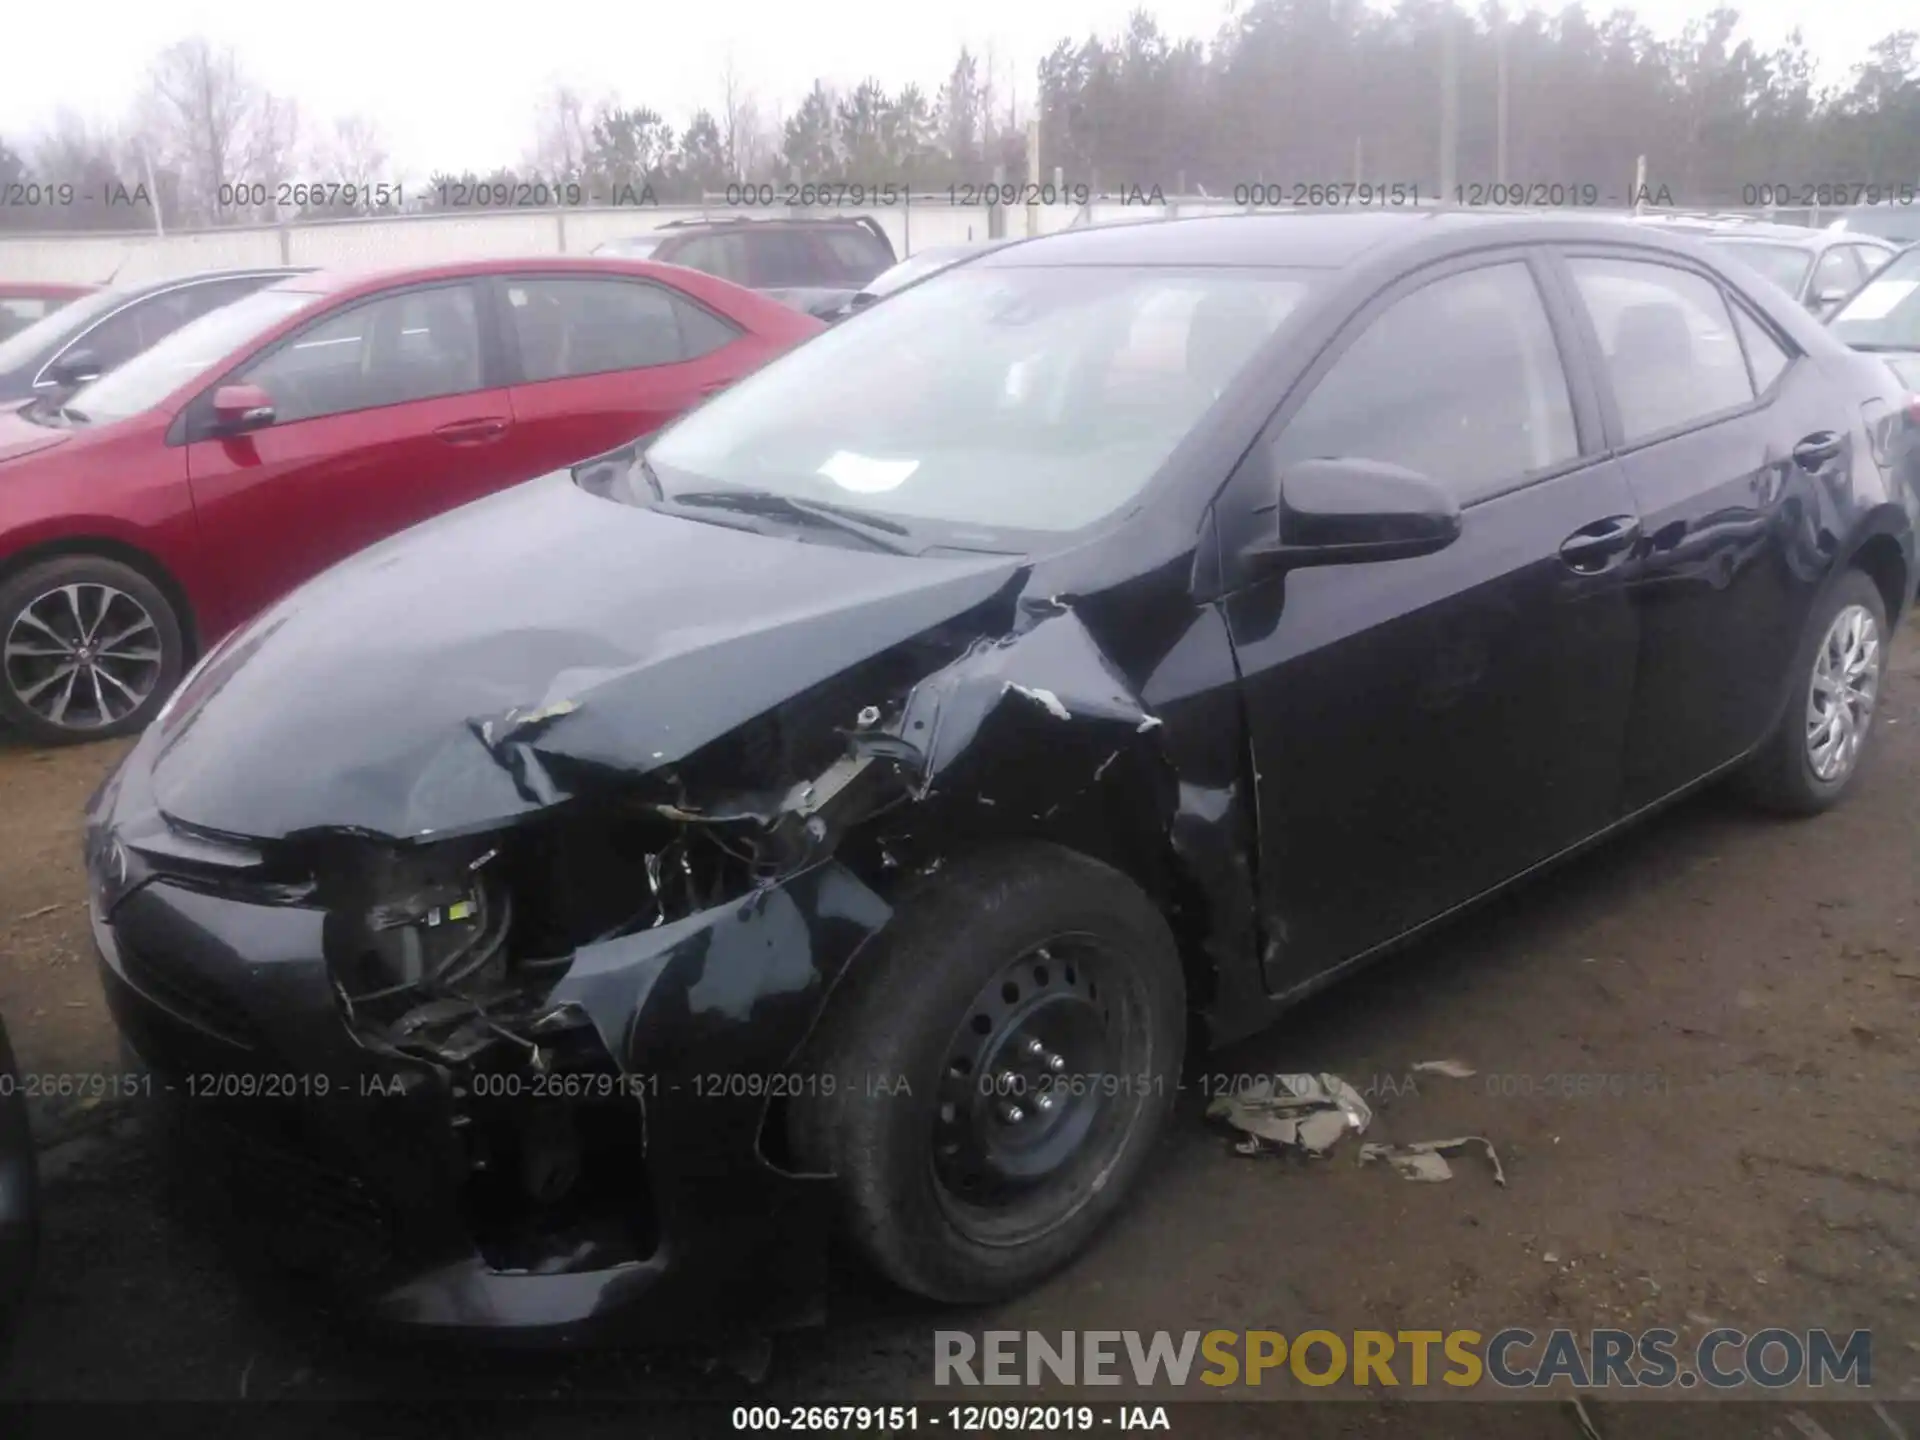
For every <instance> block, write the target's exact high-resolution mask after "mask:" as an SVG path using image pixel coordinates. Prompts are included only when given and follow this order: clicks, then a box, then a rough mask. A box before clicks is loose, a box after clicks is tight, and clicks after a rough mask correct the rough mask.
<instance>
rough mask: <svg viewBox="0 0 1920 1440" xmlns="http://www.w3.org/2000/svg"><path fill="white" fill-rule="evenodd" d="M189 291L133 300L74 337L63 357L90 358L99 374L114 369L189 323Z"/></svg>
mask: <svg viewBox="0 0 1920 1440" xmlns="http://www.w3.org/2000/svg"><path fill="white" fill-rule="evenodd" d="M193 290H194V287H192V286H187V287H183V288H181V289H178V290H168V291H165V292H163V293H162V294H159V295H153V296H149V297H148V298H147V299H145V300H136V301H134V302H133V304H131V305H129V306H127V307H126V308H125V309H124V310H120V311H116V312H115V313H114V314H112V315H109V316H108V317H107V318H106V319H104V320H102V321H101V322H100V323H99V324H98V325H96V326H94V327H93V328H92V329H91V330H89V331H87V332H86V333H85V334H83V335H78V336H76V337H74V341H73V344H72V345H71V346H69V347H68V350H67V352H66V353H68V354H72V355H78V354H80V353H81V352H83V351H84V352H86V353H89V354H91V355H92V356H93V358H94V359H95V360H96V361H98V362H99V365H100V370H101V373H102V374H104V373H105V372H107V371H109V370H115V369H118V368H119V367H120V366H122V365H124V364H126V363H127V361H129V360H131V359H132V358H133V357H134V356H136V355H138V354H140V353H141V352H142V351H143V350H149V349H151V348H152V347H153V346H155V345H158V344H159V343H160V342H161V341H162V340H164V339H166V338H167V336H169V335H171V334H172V333H173V332H174V331H176V330H178V329H179V328H180V327H181V326H182V325H184V324H186V323H187V321H189V320H191V319H193V317H194V310H193Z"/></svg>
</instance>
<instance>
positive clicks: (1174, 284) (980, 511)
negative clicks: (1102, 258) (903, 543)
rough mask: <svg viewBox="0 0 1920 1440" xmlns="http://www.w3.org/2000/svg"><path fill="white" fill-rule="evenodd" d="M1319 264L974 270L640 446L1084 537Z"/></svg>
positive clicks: (654, 456)
mask: <svg viewBox="0 0 1920 1440" xmlns="http://www.w3.org/2000/svg"><path fill="white" fill-rule="evenodd" d="M1311 273H1312V272H1300V271H1282V270H1270V269H1267V270H1227V269H1212V270H1205V271H1192V272H1189V271H1181V270H1174V269H1166V268H1138V267H1127V268H1122V267H1099V268H1094V267H1087V268H1073V269H1065V268H1056V267H1043V266H1031V267H1024V268H1008V267H991V268H989V267H981V266H971V265H969V266H963V267H961V268H960V269H958V270H954V271H952V272H951V273H949V274H944V275H936V276H934V277H933V278H932V279H930V280H928V281H927V282H926V283H925V284H923V285H916V286H914V287H913V288H912V289H910V290H907V291H905V292H904V293H902V294H900V295H898V296H897V297H895V298H894V299H892V300H890V301H888V302H887V303H886V304H885V305H877V306H875V307H874V308H873V309H871V310H869V311H866V312H864V313H862V314H861V315H859V316H857V317H855V318H854V319H853V320H851V321H849V322H847V323H846V324H844V325H841V326H838V327H836V328H835V329H832V330H829V331H827V332H826V333H824V334H822V335H819V336H816V337H815V338H814V339H812V340H809V341H808V342H807V343H806V344H805V345H802V346H800V347H799V348H798V349H796V350H792V351H789V352H788V353H787V354H786V355H785V356H783V357H781V358H780V359H779V360H777V361H775V362H774V363H773V364H771V365H769V366H767V367H766V368H765V369H763V370H761V371H759V372H758V373H757V374H755V375H753V376H752V377H751V378H749V379H747V380H745V381H743V382H741V383H740V384H739V385H736V386H735V387H733V388H732V389H731V390H728V391H726V392H724V393H723V394H721V395H720V396H718V397H717V398H715V399H714V400H713V401H711V402H709V403H708V404H706V405H704V406H702V407H701V408H700V409H698V410H696V411H694V412H692V413H691V414H690V415H688V416H687V417H686V418H685V419H683V420H682V421H680V422H679V423H678V424H677V425H675V426H673V427H672V428H671V429H669V430H667V431H666V432H665V433H664V434H662V435H661V436H660V438H659V439H658V440H656V441H655V442H654V444H653V445H652V446H651V447H650V448H649V450H648V452H647V458H648V460H649V461H650V462H651V464H652V467H653V469H654V471H655V472H656V473H657V474H658V476H659V479H660V483H661V487H662V489H663V491H664V492H665V494H666V496H667V498H668V499H669V500H671V499H672V498H673V497H674V495H676V494H678V493H684V492H691V491H702V490H707V491H710V490H712V489H713V488H714V487H715V486H716V485H719V486H724V487H728V488H731V489H740V490H747V491H757V492H771V493H773V494H777V495H783V496H789V497H792V498H796V499H799V500H802V501H815V502H820V501H824V502H828V503H837V504H838V505H839V506H840V507H841V508H842V509H843V510H847V509H850V508H857V509H859V510H862V511H865V512H867V513H870V514H873V513H878V514H883V515H885V516H887V517H889V518H891V519H893V520H895V521H900V522H906V523H908V524H909V525H911V524H912V522H914V521H932V522H936V523H945V524H948V525H957V526H987V527H993V528H995V529H1010V530H1028V531H1055V532H1064V531H1069V530H1077V529H1079V528H1081V527H1083V526H1085V525H1089V524H1091V523H1093V522H1094V521H1096V520H1099V519H1101V518H1102V517H1103V516H1106V515H1108V514H1111V513H1112V512H1114V511H1115V510H1117V509H1119V508H1120V507H1122V506H1123V505H1125V504H1126V503H1127V502H1128V501H1130V500H1132V499H1133V498H1134V496H1135V495H1137V494H1138V493H1139V492H1140V491H1141V490H1142V489H1143V488H1144V487H1145V486H1146V484H1147V483H1148V481H1149V480H1151V479H1152V478H1153V476H1154V474H1155V472H1156V471H1157V470H1158V469H1159V468H1160V466H1161V465H1162V463H1163V462H1165V460H1166V459H1167V457H1168V456H1169V455H1170V454H1171V453H1172V452H1173V449H1174V447H1175V446H1176V445H1177V444H1179V442H1180V441H1181V439H1182V438H1183V437H1184V436H1186V434H1187V433H1188V432H1189V431H1191V430H1192V429H1193V428H1194V426H1195V425H1196V423H1197V422H1198V421H1199V419H1200V417H1201V416H1202V415H1203V414H1205V413H1206V411H1207V410H1208V409H1209V408H1210V407H1211V406H1212V405H1213V403H1214V402H1215V401H1216V400H1217V399H1218V398H1219V397H1220V395H1221V394H1222V393H1223V392H1224V390H1225V389H1226V387H1227V385H1228V384H1229V383H1230V382H1231V381H1232V380H1233V379H1234V378H1235V376H1236V375H1238V374H1239V372H1240V370H1241V369H1242V368H1243V367H1244V366H1245V365H1246V363H1247V361H1248V360H1249V359H1250V358H1251V356H1252V355H1253V353H1254V351H1255V350H1256V349H1257V348H1258V347H1259V346H1260V344H1261V343H1262V342H1263V341H1265V340H1266V339H1267V338H1268V337H1269V336H1271V335H1272V334H1273V332H1274V330H1275V329H1276V328H1277V327H1278V326H1279V325H1280V323H1281V321H1282V320H1283V319H1284V318H1285V317H1286V315H1287V314H1288V312H1289V311H1291V310H1292V309H1293V307H1294V306H1295V305H1297V304H1298V303H1299V301H1300V299H1301V297H1302V296H1303V295H1304V294H1305V293H1306V290H1307V286H1308V283H1309V281H1308V276H1309V275H1311Z"/></svg>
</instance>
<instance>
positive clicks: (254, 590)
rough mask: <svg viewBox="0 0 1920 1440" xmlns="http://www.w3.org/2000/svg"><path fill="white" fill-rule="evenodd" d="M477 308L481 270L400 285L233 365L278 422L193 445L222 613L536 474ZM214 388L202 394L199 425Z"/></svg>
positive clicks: (239, 380) (190, 455)
mask: <svg viewBox="0 0 1920 1440" xmlns="http://www.w3.org/2000/svg"><path fill="white" fill-rule="evenodd" d="M478 320H479V307H478V304H477V300H476V296H475V292H474V288H473V286H472V285H471V284H469V283H458V284H450V285H439V286H433V287H426V288H418V289H411V290H404V291H398V292H395V293H392V294H388V295H383V296H379V297H377V298H375V299H372V300H368V301H363V302H360V303H357V304H354V305H352V306H350V307H348V308H346V309H343V310H334V311H330V312H329V313H327V314H326V315H323V316H321V317H319V318H318V319H316V320H315V321H314V322H313V323H312V324H310V325H307V326H305V327H303V328H301V329H300V330H297V331H295V332H294V333H293V334H292V335H290V336H288V337H287V338H285V339H284V340H282V341H281V342H279V343H277V344H276V345H275V346H274V347H273V348H272V349H271V350H269V351H267V352H266V353H265V354H263V355H261V356H259V357H257V358H256V359H254V360H251V361H249V362H248V363H247V364H246V365H244V366H242V367H241V368H240V369H239V370H238V371H236V372H235V373H234V374H232V375H231V376H229V377H228V380H227V382H225V383H235V384H250V385H258V386H259V387H260V388H261V389H263V390H265V391H266V393H267V395H268V397H269V398H270V399H271V400H272V402H273V408H274V420H273V423H272V424H270V425H268V426H266V427H265V428H263V429H259V430H253V431H249V432H247V433H246V434H242V435H231V436H218V435H211V436H205V437H204V438H198V439H194V440H192V441H191V443H190V444H189V445H188V447H187V473H188V478H189V480H190V482H191V485H192V489H193V502H194V509H195V512H196V513H197V515H198V516H199V521H200V527H201V533H202V536H203V538H204V540H205V543H206V546H207V550H208V553H209V554H211V555H214V556H217V557H218V559H219V565H220V573H221V579H222V581H223V585H222V591H223V593H222V599H223V601H224V602H225V603H224V604H223V605H222V606H221V607H220V608H221V609H222V611H223V612H224V613H227V614H229V615H231V616H233V617H236V618H237V617H241V616H245V615H250V614H252V613H253V612H255V611H257V610H259V609H260V608H261V607H262V606H265V605H267V604H269V603H270V602H272V601H273V600H275V599H276V598H278V597H279V596H281V595H283V594H285V593H286V592H287V591H288V590H291V589H292V588H293V587H294V586H296V585H298V584H299V583H300V582H301V581H303V580H306V579H309V578H311V577H312V576H314V575H316V574H318V573H319V572H320V571H322V570H324V569H326V568H327V567H328V566H329V565H331V564H333V563H334V562H335V561H337V560H341V559H344V558H345V557H346V556H348V555H350V554H352V553H353V552H354V551H356V550H359V549H361V548H363V547H364V546H367V545H370V544H372V543H373V542H374V541H376V540H380V539H383V538H384V537H386V536H388V535H392V534H394V533H395V532H397V531H400V530H403V529H405V528H406V527H407V526H409V525H412V524H415V523H416V522H418V521H421V520H424V519H426V518H427V517H428V516H430V515H436V514H438V513H440V512H441V511H444V510H450V509H452V508H453V507H454V506H456V505H460V504H463V503H465V502H466V501H468V500H472V499H475V498H477V497H479V496H481V495H484V494H486V493H488V492H489V491H492V490H497V489H499V488H501V487H502V486H503V485H506V484H508V483H511V482H512V481H513V480H516V479H522V478H525V477H524V476H521V475H519V474H516V473H515V472H514V469H513V461H512V450H511V444H510V442H511V438H512V437H511V429H512V414H513V412H512V408H511V406H510V404H509V401H508V397H507V392H506V390H505V389H504V388H500V387H498V386H490V385H489V384H488V383H487V382H488V379H489V373H488V371H489V366H488V363H487V357H486V354H485V348H486V347H485V346H484V345H483V344H482V341H481V329H480V326H479V323H478ZM210 401H211V392H209V394H208V395H206V396H203V397H201V399H199V400H196V401H195V402H194V406H195V407H196V408H195V409H193V410H190V411H189V415H188V423H189V425H190V427H191V426H193V425H194V422H195V420H196V419H197V418H198V409H199V408H200V407H203V406H204V405H205V404H207V403H209V402H210ZM190 433H193V432H192V431H190Z"/></svg>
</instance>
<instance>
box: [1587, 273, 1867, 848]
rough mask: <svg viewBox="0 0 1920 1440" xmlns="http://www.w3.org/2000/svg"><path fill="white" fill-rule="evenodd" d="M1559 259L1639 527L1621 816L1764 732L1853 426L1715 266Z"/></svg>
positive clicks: (1836, 399) (1819, 569) (1821, 381)
mask: <svg viewBox="0 0 1920 1440" xmlns="http://www.w3.org/2000/svg"><path fill="white" fill-rule="evenodd" d="M1848 263H1849V265H1851V261H1849V262H1848ZM1566 265H1567V270H1568V277H1569V283H1570V285H1571V287H1572V289H1573V291H1574V293H1575V294H1577V295H1578V296H1579V297H1580V300H1581V305H1580V307H1579V309H1580V315H1581V320H1582V324H1583V326H1584V327H1585V328H1586V329H1587V330H1588V332H1589V335H1590V337H1591V343H1593V344H1594V345H1595V346H1596V348H1597V350H1598V352H1599V355H1600V373H1601V377H1602V381H1603V387H1602V396H1601V398H1602V402H1603V407H1604V411H1605V414H1606V417H1607V424H1608V428H1609V434H1610V435H1611V436H1612V438H1613V443H1614V444H1615V446H1616V447H1617V449H1618V452H1619V454H1620V457H1621V464H1622V465H1623V466H1624V467H1625V470H1626V475H1627V480H1628V482H1629V484H1630V485H1631V486H1632V489H1633V495H1634V500H1635V502H1636V504H1637V505H1638V507H1639V510H1640V515H1641V520H1642V524H1643V525H1644V527H1645V532H1646V541H1645V544H1644V546H1643V547H1642V554H1641V556H1640V559H1639V564H1638V568H1637V573H1636V576H1635V580H1634V590H1633V594H1634V601H1635V609H1636V611H1637V614H1638V617H1639V622H1640V662H1639V667H1638V672H1637V674H1636V677H1635V683H1634V701H1633V715H1632V720H1631V722H1630V724H1629V727H1628V732H1627V766H1626V783H1625V787H1624V790H1623V792H1622V800H1623V808H1624V809H1625V810H1628V811H1631V810H1634V809H1637V808H1639V807H1640V806H1642V805H1645V804H1648V803H1651V802H1653V801H1655V800H1659V799H1660V798H1662V797H1663V796H1665V795H1668V794H1670V793H1671V792H1673V791H1674V790H1676V789H1678V788H1680V787H1682V786H1684V785H1686V784H1688V783H1690V782H1691V781H1694V780H1697V779H1699V778H1700V777H1702V776H1703V775H1706V774H1707V773H1708V772H1710V771H1712V770H1714V769H1715V768H1717V767H1719V766H1722V765H1725V764H1726V763H1728V762H1729V761H1732V760H1734V759H1736V758H1738V757H1739V756H1740V755H1742V754H1743V753H1745V752H1746V751H1747V750H1748V749H1750V748H1751V747H1753V746H1754V745H1756V744H1757V743H1759V741H1760V739H1761V738H1762V737H1763V735H1764V734H1765V733H1766V730H1767V728H1768V727H1769V725H1770V724H1771V723H1772V721H1773V717H1774V714H1775V713H1776V710H1777V705H1778V701H1779V699H1780V697H1781V695H1782V693H1783V692H1782V689H1781V687H1782V686H1783V684H1784V683H1785V677H1786V671H1787V666H1788V664H1789V662H1790V661H1791V659H1792V655H1793V651H1794V647H1795V645H1796V644H1797V642H1798V638H1799V634H1800V627H1801V624H1802V622H1803V620H1804V617H1805V615H1806V613H1807V609H1808V606H1809V605H1810V604H1811V603H1812V599H1813V591H1814V587H1815V586H1816V585H1817V583H1818V581H1819V578H1820V575H1821V574H1822V573H1823V571H1824V566H1823V564H1822V563H1821V561H1820V560H1819V557H1818V541H1817V537H1816V536H1814V535H1811V534H1809V533H1808V532H1807V528H1806V527H1807V523H1808V517H1811V516H1815V515H1817V514H1819V513H1820V507H1819V505H1818V504H1817V503H1816V498H1815V493H1814V492H1815V488H1816V487H1817V486H1818V485H1819V483H1820V482H1821V480H1822V479H1823V478H1825V477H1832V476H1835V475H1837V474H1839V473H1842V472H1843V470H1844V467H1845V466H1847V465H1848V464H1850V463H1851V458H1850V455H1849V452H1848V447H1849V446H1850V445H1851V443H1852V442H1851V438H1850V436H1851V430H1852V425H1853V418H1852V417H1850V416H1849V415H1848V414H1847V413H1846V406H1845V405H1844V404H1843V403H1842V400H1841V397H1840V396H1839V395H1838V394H1837V393H1835V392H1834V391H1833V390H1832V389H1831V388H1830V385H1829V382H1828V381H1827V380H1826V379H1825V378H1824V377H1823V376H1822V375H1821V374H1820V373H1819V370H1818V368H1817V367H1816V366H1815V365H1814V364H1813V362H1812V361H1811V360H1809V359H1807V358H1805V357H1804V356H1802V355H1800V354H1799V353H1798V351H1797V350H1796V349H1795V347H1794V346H1793V344H1792V342H1791V341H1790V340H1789V339H1788V338H1787V337H1786V336H1784V335H1782V334H1780V333H1778V332H1777V331H1776V330H1775V329H1774V328H1773V327H1772V326H1771V325H1770V324H1768V323H1767V322H1766V321H1765V320H1764V318H1763V317H1762V316H1761V314H1760V312H1759V311H1757V310H1755V309H1752V308H1749V307H1748V306H1747V305H1746V304H1745V303H1743V302H1742V301H1741V299H1740V298H1739V296H1738V295H1737V293H1734V292H1733V291H1732V290H1731V289H1730V288H1728V287H1725V286H1723V284H1722V283H1721V281H1720V280H1719V278H1718V277H1717V276H1714V275H1713V274H1712V273H1711V272H1709V271H1707V270H1705V269H1699V268H1695V267H1694V266H1693V265H1692V264H1691V263H1690V262H1687V261H1682V260H1679V259H1675V258H1670V257H1667V256H1661V257H1659V258H1657V259H1655V258H1653V257H1650V256H1648V255H1647V254H1646V253H1645V252H1617V251H1614V252H1610V251H1606V250H1603V249H1594V250H1581V251H1572V252H1569V253H1568V255H1567V258H1566ZM1809 547H1811V548H1809Z"/></svg>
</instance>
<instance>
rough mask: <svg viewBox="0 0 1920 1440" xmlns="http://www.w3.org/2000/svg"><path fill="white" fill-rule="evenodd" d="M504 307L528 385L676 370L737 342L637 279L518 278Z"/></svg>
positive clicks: (677, 299)
mask: <svg viewBox="0 0 1920 1440" xmlns="http://www.w3.org/2000/svg"><path fill="white" fill-rule="evenodd" d="M507 307H508V309H509V311H510V312H511V313H512V315H513V327H514V334H515V337H516V338H517V339H518V341H519V344H520V368H521V372H522V374H523V375H524V376H525V377H526V379H527V380H529V381H539V380H555V379H559V378H561V377H562V376H568V375H598V374H602V373H604V372H606V371H610V370H638V369H642V368H644V367H647V366H650V365H676V364H678V363H680V362H681V361H683V360H696V359H698V358H699V357H700V356H702V355H706V354H709V353H710V352H712V351H714V350H717V349H718V348H719V347H720V346H721V345H724V344H726V343H727V342H728V341H729V340H731V339H732V338H734V332H733V331H732V329H731V327H729V326H727V325H725V324H724V323H723V322H721V321H718V320H716V319H715V318H714V317H712V316H711V315H709V314H707V312H706V311H704V310H702V309H701V308H700V307H699V306H697V305H694V304H693V303H692V302H690V301H688V300H686V299H684V298H683V297H681V296H679V295H676V294H674V293H673V292H672V291H671V290H669V289H667V288H666V287H665V286H662V285H649V284H647V283H645V282H644V281H638V280H601V279H591V280H589V279H572V278H567V279H561V278H557V277H556V278H540V279H533V278H528V279H524V280H514V281H510V282H509V283H508V285H507Z"/></svg>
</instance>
